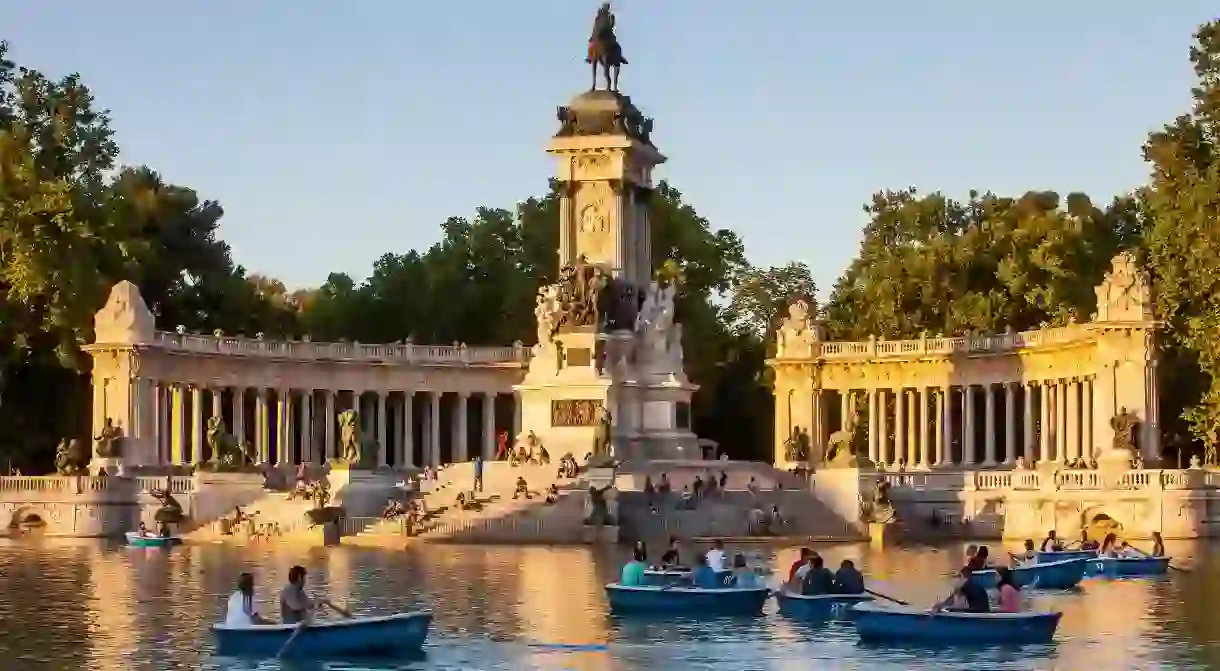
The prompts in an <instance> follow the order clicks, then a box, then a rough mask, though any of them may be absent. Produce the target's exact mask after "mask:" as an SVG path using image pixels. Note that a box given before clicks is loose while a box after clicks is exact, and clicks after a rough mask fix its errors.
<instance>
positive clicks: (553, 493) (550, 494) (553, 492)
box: [546, 482, 559, 506]
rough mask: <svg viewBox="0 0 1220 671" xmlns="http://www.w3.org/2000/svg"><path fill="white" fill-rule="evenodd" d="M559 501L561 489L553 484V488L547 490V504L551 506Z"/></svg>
mask: <svg viewBox="0 0 1220 671" xmlns="http://www.w3.org/2000/svg"><path fill="white" fill-rule="evenodd" d="M558 500H559V488H558V487H556V486H555V483H553V482H552V483H551V486H550V487H547V488H546V504H547V505H548V506H549V505H552V504H553V503H555V502H556V501H558Z"/></svg>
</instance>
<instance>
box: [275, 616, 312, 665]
mask: <svg viewBox="0 0 1220 671" xmlns="http://www.w3.org/2000/svg"><path fill="white" fill-rule="evenodd" d="M308 625H309V620H308V619H305V620H301V621H300V622H299V623H298V624H297V628H296V629H293V630H292V635H291V636H289V637H288V640H287V641H284V645H283V646H282V647H280V651H279V652H277V653H275V658H276V659H279V658H281V657H283V656H284V653H285V652H288V648H290V647H292V644H293V642H294V641H296V640H297V636H300V635H301V632H303V631H305V627H306V626H308Z"/></svg>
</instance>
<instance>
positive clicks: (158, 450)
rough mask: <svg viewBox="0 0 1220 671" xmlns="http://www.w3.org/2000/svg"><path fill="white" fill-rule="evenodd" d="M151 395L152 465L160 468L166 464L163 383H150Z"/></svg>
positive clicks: (154, 381) (152, 381) (150, 381)
mask: <svg viewBox="0 0 1220 671" xmlns="http://www.w3.org/2000/svg"><path fill="white" fill-rule="evenodd" d="M148 383H149V385H148V389H149V393H150V394H151V395H152V398H151V399H149V400H150V402H151V404H152V426H153V429H152V430H153V432H152V450H153V454H152V457H153V460H152V462H151V465H153V466H160V465H161V464H163V463H165V433H166V432H165V430H164V425H163V424H162V419H161V418H162V416H163V415H164V414H165V399H164V398H162V390H161V383H160V382H158V381H157V380H149V381H148Z"/></svg>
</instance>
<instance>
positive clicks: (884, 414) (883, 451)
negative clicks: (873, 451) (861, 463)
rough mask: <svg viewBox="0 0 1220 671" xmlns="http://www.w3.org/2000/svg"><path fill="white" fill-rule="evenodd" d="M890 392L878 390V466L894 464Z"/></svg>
mask: <svg viewBox="0 0 1220 671" xmlns="http://www.w3.org/2000/svg"><path fill="white" fill-rule="evenodd" d="M888 396H889V390H888V389H878V390H877V457H878V459H877V464H878V465H880V464H892V463H894V460H893V459H891V458H890V427H889V423H890V422H889V414H890V413H889V398H888Z"/></svg>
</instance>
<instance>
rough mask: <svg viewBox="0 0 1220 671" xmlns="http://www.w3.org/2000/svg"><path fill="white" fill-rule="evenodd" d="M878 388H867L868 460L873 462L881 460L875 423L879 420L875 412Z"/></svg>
mask: <svg viewBox="0 0 1220 671" xmlns="http://www.w3.org/2000/svg"><path fill="white" fill-rule="evenodd" d="M880 393H881V391H880V390H878V389H869V390H868V460H869V461H871V462H873V463H874V464H877V463H880V462H881V450H880V442H879V441H878V440H877V435H878V433H877V424H878V422H879V420H880V418H879V417H878V412H877V396H878V395H879V394H880Z"/></svg>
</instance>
